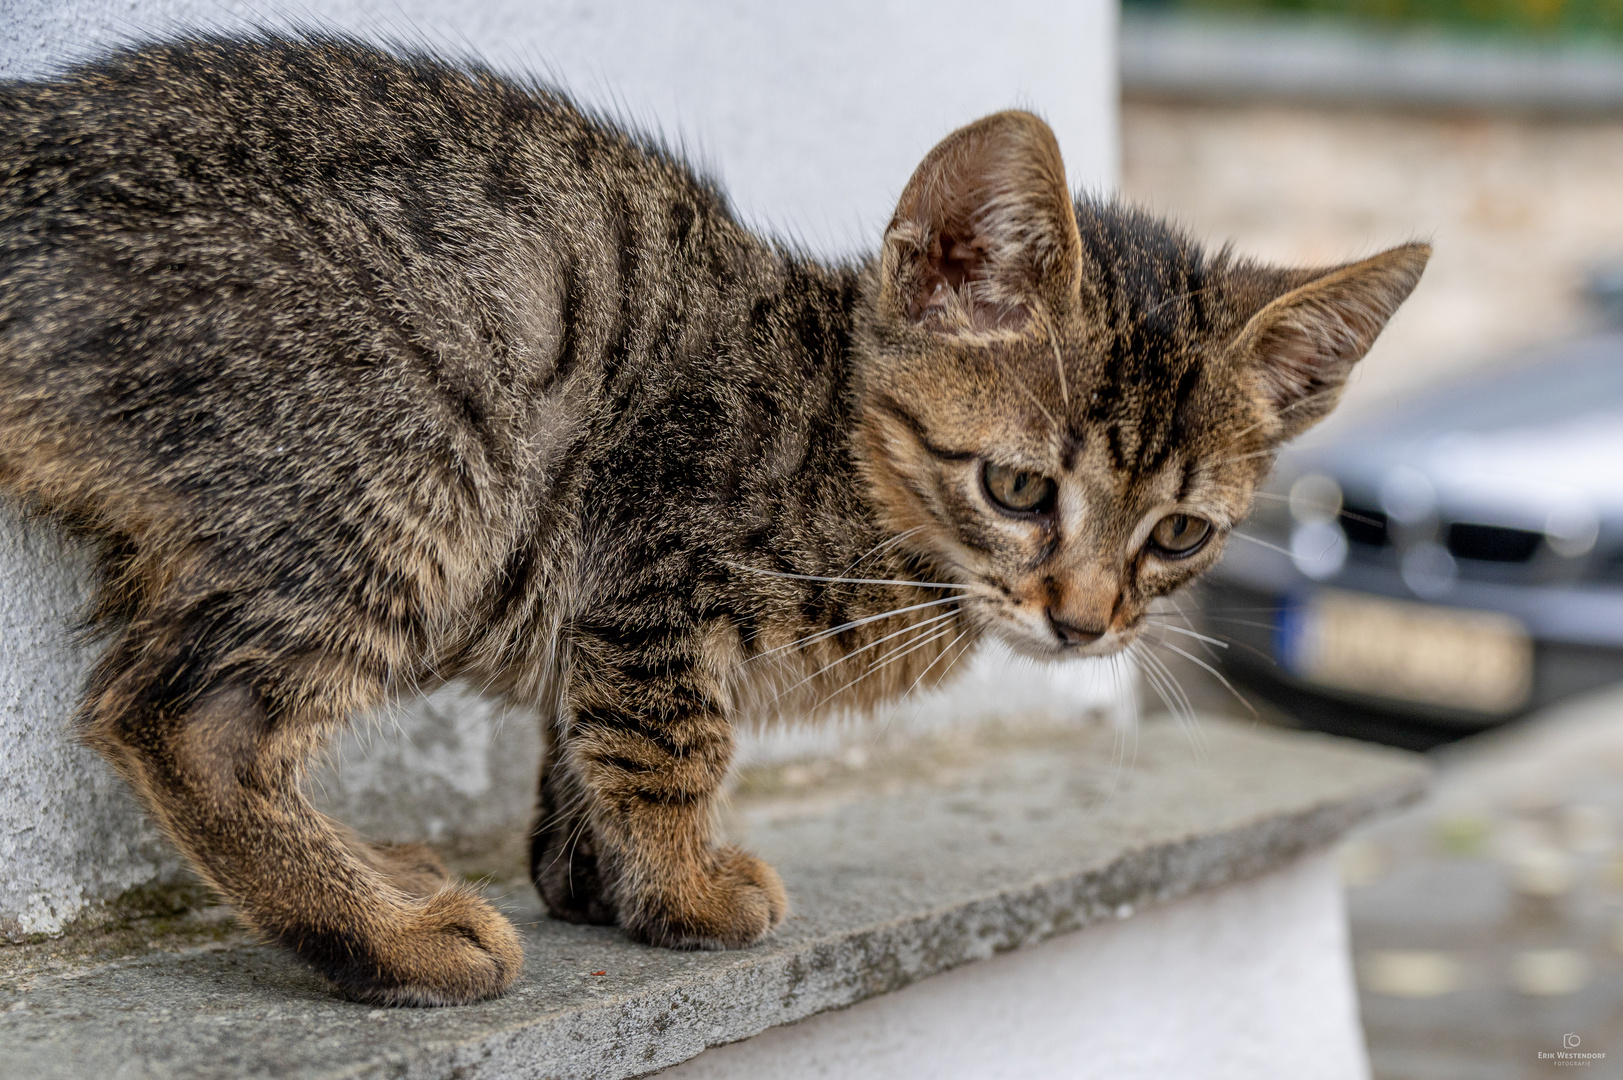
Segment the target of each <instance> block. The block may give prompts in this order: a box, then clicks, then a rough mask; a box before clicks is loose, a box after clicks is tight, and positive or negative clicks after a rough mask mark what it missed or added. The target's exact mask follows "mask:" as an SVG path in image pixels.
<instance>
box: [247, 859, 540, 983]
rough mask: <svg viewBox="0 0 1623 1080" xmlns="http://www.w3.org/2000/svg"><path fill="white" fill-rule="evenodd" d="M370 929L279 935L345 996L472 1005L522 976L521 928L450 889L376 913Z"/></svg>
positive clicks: (467, 894) (469, 894) (368, 919)
mask: <svg viewBox="0 0 1623 1080" xmlns="http://www.w3.org/2000/svg"><path fill="white" fill-rule="evenodd" d="M364 921H366V922H371V923H374V924H377V923H381V924H382V925H375V926H374V927H373V928H371V932H370V933H366V934H362V933H350V932H346V931H325V932H315V931H309V930H305V931H302V932H297V931H295V932H289V933H286V934H282V935H279V936H280V937H281V939H282V942H283V944H286V945H289V946H291V947H292V948H293V949H294V951H296V952H297V953H299V955H300V956H302V957H304V959H306V960H307V961H309V962H310V963H311V964H312V965H313V966H314V967H315V968H316V970H317V971H319V972H321V974H322V975H324V976H326V978H327V979H328V980H329V981H330V982H331V983H332V984H333V985H334V986H335V987H337V988H338V990H339V991H340V992H341V993H343V994H344V995H345V996H346V997H350V998H353V999H354V1000H356V1001H363V1002H368V1003H371V1004H376V1005H418V1006H422V1005H467V1004H471V1003H473V1002H476V1001H484V1000H485V999H487V998H493V997H496V996H498V995H500V994H501V993H503V992H504V991H506V990H507V989H508V988H509V987H510V986H512V984H513V980H515V979H516V978H518V974H519V969H520V967H521V966H522V965H523V962H524V949H523V946H522V945H521V944H520V943H519V937H518V932H517V931H516V930H514V929H513V924H512V923H510V922H508V921H507V919H506V918H504V917H503V916H502V915H501V914H500V913H499V912H498V911H497V910H496V909H495V908H494V907H492V906H491V905H490V904H489V903H488V902H486V901H485V900H483V899H481V898H480V897H478V896H476V895H474V893H473V892H471V891H470V890H468V889H465V888H461V887H456V886H453V887H450V888H445V889H442V890H440V891H439V892H437V893H435V894H434V895H433V896H431V897H429V898H428V899H426V900H423V901H419V902H418V903H415V904H412V905H410V906H408V907H405V908H403V909H400V910H398V911H395V912H389V913H387V914H383V915H379V914H372V915H370V916H368V917H366V918H365V920H364Z"/></svg>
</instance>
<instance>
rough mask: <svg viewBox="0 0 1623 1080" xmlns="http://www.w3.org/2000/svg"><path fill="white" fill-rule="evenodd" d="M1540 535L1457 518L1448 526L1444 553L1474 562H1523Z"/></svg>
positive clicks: (1541, 539)
mask: <svg viewBox="0 0 1623 1080" xmlns="http://www.w3.org/2000/svg"><path fill="white" fill-rule="evenodd" d="M1543 542H1544V534H1543V533H1541V532H1530V531H1529V530H1527V529H1509V528H1506V527H1504V526H1502V525H1471V524H1467V523H1465V522H1463V521H1457V522H1455V523H1454V524H1452V525H1450V526H1449V527H1448V552H1449V554H1450V555H1453V556H1454V557H1455V558H1456V559H1475V560H1477V561H1478V562H1496V563H1524V562H1527V561H1528V560H1529V559H1531V558H1532V557H1533V555H1534V554H1535V553H1536V552H1537V551H1538V547H1539V545H1540V544H1542V543H1543Z"/></svg>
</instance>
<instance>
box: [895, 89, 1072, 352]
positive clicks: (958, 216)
mask: <svg viewBox="0 0 1623 1080" xmlns="http://www.w3.org/2000/svg"><path fill="white" fill-rule="evenodd" d="M1081 253H1082V241H1081V238H1080V236H1079V235H1078V233H1077V228H1076V211H1075V209H1074V208H1073V206H1072V203H1071V195H1070V192H1069V190H1068V189H1067V188H1066V186H1065V165H1064V162H1062V161H1061V160H1060V153H1059V143H1058V142H1057V141H1056V140H1055V139H1054V133H1053V131H1052V130H1051V129H1050V128H1049V127H1048V125H1047V124H1045V123H1043V121H1042V120H1040V119H1039V118H1037V117H1036V116H1033V115H1032V114H1031V113H1028V112H1019V111H1010V112H1001V113H995V114H993V115H991V116H988V117H985V118H984V119H981V120H977V121H976V122H975V123H973V124H970V125H969V126H967V127H963V128H959V129H958V130H957V131H955V132H953V133H952V134H951V135H949V136H947V137H946V138H945V139H943V140H942V141H941V143H940V144H939V145H937V146H936V148H935V149H934V150H931V151H930V153H929V154H928V155H926V156H925V158H924V161H923V162H921V163H920V164H919V167H918V169H917V170H915V171H914V173H913V178H912V179H911V180H909V181H908V184H907V188H906V190H904V191H903V192H902V197H901V201H900V202H899V203H898V204H897V206H896V216H895V217H894V218H892V219H891V223H890V227H889V228H888V229H886V230H885V243H884V249H883V254H882V256H881V260H882V261H881V270H880V273H881V294H880V306H881V311H882V313H883V314H884V315H886V316H888V317H890V318H894V319H898V320H902V321H905V322H908V323H913V324H917V325H920V326H925V327H927V328H929V329H932V330H936V331H939V332H945V333H979V332H985V331H992V330H1007V329H1019V328H1021V327H1024V326H1025V325H1026V324H1027V323H1029V322H1030V321H1031V319H1032V318H1033V314H1034V309H1035V308H1036V307H1038V306H1044V307H1047V308H1048V309H1049V310H1050V311H1055V310H1056V309H1057V308H1060V307H1062V306H1064V305H1067V304H1069V303H1070V302H1071V301H1072V298H1074V297H1075V295H1076V292H1077V289H1078V287H1079V282H1080V281H1081V259H1082V255H1081Z"/></svg>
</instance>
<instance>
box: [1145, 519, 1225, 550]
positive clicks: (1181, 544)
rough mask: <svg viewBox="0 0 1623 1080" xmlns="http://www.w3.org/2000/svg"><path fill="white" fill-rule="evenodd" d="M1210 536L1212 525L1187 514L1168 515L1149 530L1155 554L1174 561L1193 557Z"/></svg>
mask: <svg viewBox="0 0 1623 1080" xmlns="http://www.w3.org/2000/svg"><path fill="white" fill-rule="evenodd" d="M1210 535H1212V523H1211V522H1209V521H1207V520H1206V519H1205V518H1198V517H1193V516H1191V515H1189V514H1168V515H1167V516H1166V517H1164V518H1162V519H1161V520H1160V521H1158V522H1156V523H1155V528H1154V529H1152V530H1150V543H1151V544H1153V545H1154V546H1155V550H1156V553H1157V554H1160V555H1165V556H1168V557H1170V558H1174V559H1181V558H1183V557H1184V556H1186V555H1193V554H1194V553H1195V552H1197V551H1199V550H1200V546H1201V545H1202V544H1204V543H1205V542H1206V538H1207V537H1208V536H1210Z"/></svg>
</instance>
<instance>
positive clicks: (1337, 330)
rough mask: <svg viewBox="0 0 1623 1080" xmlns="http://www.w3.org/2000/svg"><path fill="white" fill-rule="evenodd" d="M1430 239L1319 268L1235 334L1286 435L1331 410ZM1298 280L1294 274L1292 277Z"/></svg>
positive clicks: (1404, 291)
mask: <svg viewBox="0 0 1623 1080" xmlns="http://www.w3.org/2000/svg"><path fill="white" fill-rule="evenodd" d="M1429 258H1431V245H1430V244H1421V243H1414V244H1404V245H1402V246H1400V247H1395V248H1392V249H1390V250H1388V251H1383V252H1381V253H1380V254H1379V255H1376V256H1373V257H1372V258H1368V259H1364V260H1363V261H1361V262H1355V263H1348V264H1347V265H1345V266H1338V267H1335V268H1334V269H1331V270H1327V271H1324V272H1322V273H1320V274H1318V275H1316V276H1313V277H1311V278H1309V279H1308V280H1307V281H1306V282H1305V283H1302V284H1298V285H1297V286H1296V287H1295V288H1293V289H1291V290H1290V291H1289V292H1287V293H1285V294H1284V295H1283V296H1280V297H1278V298H1277V299H1275V300H1274V301H1272V302H1271V303H1269V304H1268V305H1267V306H1266V307H1264V308H1263V309H1262V310H1261V311H1259V312H1257V314H1256V315H1254V316H1252V318H1251V320H1250V321H1249V322H1248V323H1246V325H1245V328H1244V329H1243V330H1242V331H1241V332H1240V334H1239V336H1238V337H1237V338H1236V339H1235V342H1234V348H1235V349H1236V351H1237V352H1238V354H1239V359H1240V361H1241V362H1242V363H1243V364H1245V365H1246V366H1247V367H1249V368H1250V370H1251V373H1252V377H1253V379H1254V380H1255V385H1256V387H1257V392H1258V394H1259V395H1260V396H1261V397H1262V399H1263V403H1264V405H1265V406H1266V407H1268V408H1270V409H1271V410H1273V412H1274V413H1275V415H1276V416H1277V417H1278V418H1279V422H1280V431H1279V433H1278V438H1279V439H1280V440H1285V439H1289V438H1293V437H1295V436H1296V435H1299V434H1300V433H1301V432H1303V431H1305V430H1306V429H1307V428H1309V427H1311V426H1313V425H1314V424H1315V423H1317V422H1318V421H1320V420H1322V419H1323V418H1324V417H1325V416H1326V415H1328V414H1329V412H1330V410H1331V409H1333V408H1334V407H1335V404H1336V401H1337V400H1338V399H1339V398H1340V396H1341V390H1342V387H1343V386H1344V385H1345V384H1346V381H1347V376H1348V375H1349V374H1350V373H1351V372H1352V368H1353V365H1354V364H1356V363H1357V362H1358V361H1359V360H1361V359H1362V358H1363V356H1364V354H1365V353H1367V352H1368V351H1369V348H1370V346H1371V345H1373V344H1375V338H1376V336H1377V335H1379V334H1380V332H1381V331H1382V329H1384V328H1385V327H1386V323H1387V320H1388V319H1390V318H1391V317H1392V315H1393V313H1394V312H1395V311H1397V309H1398V305H1399V304H1401V303H1403V301H1404V300H1405V299H1407V298H1408V296H1409V293H1410V292H1412V291H1413V290H1414V287H1415V285H1416V284H1417V283H1418V282H1419V281H1420V274H1421V271H1423V270H1424V269H1425V268H1426V260H1428V259H1429ZM1297 280H1298V281H1300V280H1301V279H1300V278H1298V279H1297Z"/></svg>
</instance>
